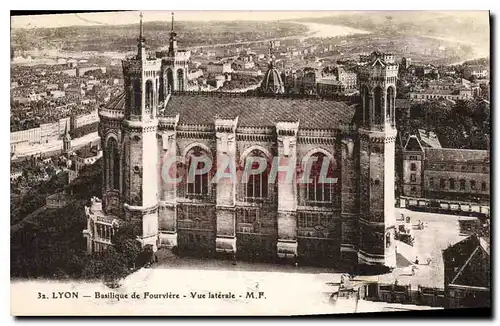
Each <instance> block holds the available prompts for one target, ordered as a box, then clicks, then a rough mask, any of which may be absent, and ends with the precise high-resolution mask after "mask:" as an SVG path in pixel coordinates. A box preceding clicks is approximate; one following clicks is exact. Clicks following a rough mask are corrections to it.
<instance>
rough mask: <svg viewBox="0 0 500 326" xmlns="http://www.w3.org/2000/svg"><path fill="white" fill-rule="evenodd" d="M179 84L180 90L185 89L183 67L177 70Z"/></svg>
mask: <svg viewBox="0 0 500 326" xmlns="http://www.w3.org/2000/svg"><path fill="white" fill-rule="evenodd" d="M177 86H178V87H177V89H178V90H179V91H183V90H184V70H182V69H178V70H177Z"/></svg>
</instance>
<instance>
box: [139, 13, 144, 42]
mask: <svg viewBox="0 0 500 326" xmlns="http://www.w3.org/2000/svg"><path fill="white" fill-rule="evenodd" d="M139 19H140V32H139V33H140V34H139V39H141V40H142V37H143V35H144V27H143V26H142V11H141V13H140V14H139Z"/></svg>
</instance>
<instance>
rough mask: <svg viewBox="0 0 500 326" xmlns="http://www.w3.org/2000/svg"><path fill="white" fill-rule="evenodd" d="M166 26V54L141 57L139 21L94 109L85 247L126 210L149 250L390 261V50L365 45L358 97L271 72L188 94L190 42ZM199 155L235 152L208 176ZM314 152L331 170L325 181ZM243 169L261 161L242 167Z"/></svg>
mask: <svg viewBox="0 0 500 326" xmlns="http://www.w3.org/2000/svg"><path fill="white" fill-rule="evenodd" d="M170 35H171V38H170V47H169V51H168V53H161V52H158V53H156V55H155V56H150V55H148V54H147V52H146V45H145V40H144V38H143V37H142V23H141V36H140V38H139V42H138V53H137V55H136V56H135V57H134V58H131V59H127V60H124V61H123V73H124V79H125V85H124V91H123V92H122V93H121V94H120V95H119V96H117V97H116V98H114V99H112V100H111V101H110V102H108V103H107V104H106V106H104V107H102V108H100V110H99V116H100V126H99V132H100V135H101V141H102V148H103V160H104V161H103V185H102V186H103V198H102V199H97V198H94V199H92V203H91V206H90V207H87V208H86V211H87V216H88V226H87V229H86V230H84V234H85V236H86V238H87V244H88V251H89V252H95V251H101V250H103V249H105V248H106V247H107V246H109V245H111V238H112V236H113V233H114V232H115V230H116V228H117V227H119V225H120V223H122V222H124V221H129V220H133V221H140V222H141V223H142V235H141V237H140V240H141V242H142V244H143V245H151V246H153V248H154V249H155V250H157V249H158V248H163V247H167V248H174V247H176V248H177V250H178V251H179V252H182V253H193V254H201V255H204V256H212V255H216V254H217V253H219V254H235V255H236V257H247V258H248V257H249V258H254V259H262V260H264V259H270V260H272V259H274V258H276V257H280V258H285V259H286V258H290V259H303V260H305V261H310V262H312V263H318V262H321V263H324V264H327V265H329V264H332V265H335V264H340V263H348V264H351V265H353V264H357V263H361V264H371V265H384V266H389V267H393V266H395V263H396V258H395V247H394V228H395V212H394V204H395V203H394V183H395V180H394V150H395V138H396V128H395V119H394V116H395V114H394V102H395V97H396V94H395V93H396V87H395V84H396V76H397V71H398V67H397V64H395V63H394V58H393V57H392V56H390V55H386V54H382V53H377V52H374V53H373V54H372V55H371V60H370V62H369V63H368V64H367V65H366V66H365V71H364V73H363V74H361V75H360V85H361V90H360V92H361V104H359V103H344V102H337V101H332V100H326V99H320V98H310V97H294V96H287V95H283V94H280V92H279V90H280V89H283V85H269V84H268V83H270V82H273V83H281V82H282V81H281V80H280V79H279V78H268V79H266V81H264V82H263V84H264V85H262V87H261V89H260V90H261V91H260V92H257V93H256V94H234V93H231V94H224V93H220V92H215V93H201V92H186V91H184V89H183V85H185V84H186V83H187V82H186V80H185V79H183V78H184V77H185V76H186V69H185V67H187V61H188V60H189V53H188V52H186V51H179V50H177V44H176V40H175V37H176V34H175V32H174V31H173V28H172V32H171V33H170ZM183 69H184V70H183ZM270 69H273V71H271V72H270V73H272V74H273V76H274V75H278V76H279V74H278V73H277V72H276V73H275V71H274V69H275V68H274V66H273V65H272V59H271V62H270ZM179 71H181V72H180V73H178V72H179ZM173 76H174V77H176V78H173ZM269 89H271V90H272V92H266V90H269ZM200 157H205V158H208V159H209V160H210V162H215V163H214V164H213V166H217V164H218V163H220V162H223V161H224V162H226V161H227V162H232V163H231V164H233V163H234V165H231V166H230V168H229V170H231V167H232V168H233V169H232V170H231V171H232V172H234V175H235V177H231V178H219V179H218V180H216V179H217V178H214V177H215V175H216V174H217V172H218V171H217V169H216V168H213V167H208V168H206V166H205V165H206V164H205V163H200V159H199V158H200ZM311 161H312V162H314V163H313V166H312V167H307V164H305V162H311ZM172 162H175V163H174V164H172ZM193 162H196V163H194V164H193ZM255 162H261V163H255ZM275 162H279V163H278V166H279V168H277V169H276V168H275V167H276V164H274V165H273V163H275ZM283 162H285V164H282V163H283ZM324 162H327V163H326V165H325V166H327V169H326V174H327V176H328V177H330V178H333V179H336V180H337V182H335V183H323V182H321V173H322V172H321V171H322V166H323V165H324ZM266 163H267V164H266ZM261 164H262V166H261ZM193 166H194V167H195V168H197V169H198V170H197V171H198V172H199V173H196V174H195V175H194V176H193V178H189V177H186V176H187V173H185V172H186V171H188V170H189V167H193ZM165 167H168V168H165ZM246 167H250V168H253V169H256V170H259V173H254V174H251V175H250V176H247V177H243V176H242V175H243V174H244V171H245V168H246ZM261 167H264V168H261ZM224 170H225V169H224ZM166 171H167V172H166ZM253 172H255V171H253ZM166 173H168V174H169V175H173V176H176V177H179V176H180V177H179V180H178V181H176V182H166V178H165V174H166ZM188 173H189V171H188ZM280 173H281V174H280ZM283 174H285V175H288V174H290V178H291V179H290V180H288V181H290V182H288V181H286V180H284V179H283V177H282V175H283ZM306 174H307V175H308V176H309V180H308V182H307V183H301V182H299V180H302V178H303V177H305V175H306ZM214 180H216V181H215V182H214Z"/></svg>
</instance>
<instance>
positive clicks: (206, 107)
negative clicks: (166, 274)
mask: <svg viewBox="0 0 500 326" xmlns="http://www.w3.org/2000/svg"><path fill="white" fill-rule="evenodd" d="M355 111H356V108H355V107H354V106H349V105H347V104H346V103H343V102H336V101H331V100H321V99H304V98H291V97H276V98H275V97H259V96H245V95H228V94H225V95H222V94H220V95H218V94H216V93H212V94H201V93H179V94H173V95H172V96H171V97H170V99H169V101H168V103H167V105H166V108H165V111H164V112H163V115H166V116H174V115H176V114H179V124H185V125H189V124H191V125H211V124H213V123H214V119H215V118H216V116H217V117H221V118H227V119H230V118H231V119H232V118H236V117H237V116H238V117H239V118H238V125H239V126H245V127H272V126H274V125H275V123H276V122H278V121H300V128H304V129H334V128H337V127H339V126H340V124H341V122H343V123H350V122H352V120H353V118H354V115H355Z"/></svg>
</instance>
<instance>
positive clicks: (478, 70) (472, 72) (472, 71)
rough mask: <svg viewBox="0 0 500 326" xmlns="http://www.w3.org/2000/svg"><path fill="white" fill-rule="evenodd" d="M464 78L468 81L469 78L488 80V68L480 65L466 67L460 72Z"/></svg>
mask: <svg viewBox="0 0 500 326" xmlns="http://www.w3.org/2000/svg"><path fill="white" fill-rule="evenodd" d="M462 75H463V77H464V78H466V79H469V78H471V77H475V78H479V79H483V78H488V75H489V73H488V67H485V66H482V65H470V66H469V65H467V66H465V67H464V69H463V71H462Z"/></svg>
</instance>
